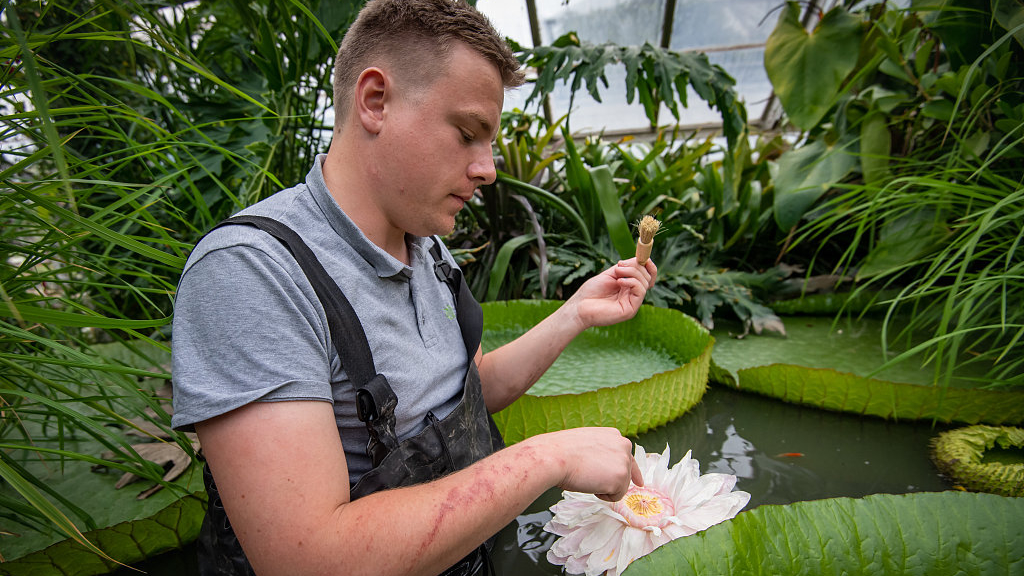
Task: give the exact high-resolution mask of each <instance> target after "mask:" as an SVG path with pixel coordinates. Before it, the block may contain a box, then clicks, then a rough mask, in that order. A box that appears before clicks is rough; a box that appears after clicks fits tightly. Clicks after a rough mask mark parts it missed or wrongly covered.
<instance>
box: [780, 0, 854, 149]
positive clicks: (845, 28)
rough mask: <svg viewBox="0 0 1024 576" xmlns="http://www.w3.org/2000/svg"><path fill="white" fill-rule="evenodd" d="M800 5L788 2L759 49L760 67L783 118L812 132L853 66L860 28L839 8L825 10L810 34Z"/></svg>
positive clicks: (847, 13)
mask: <svg viewBox="0 0 1024 576" xmlns="http://www.w3.org/2000/svg"><path fill="white" fill-rule="evenodd" d="M801 6H802V4H798V3H796V2H788V3H787V4H786V8H785V9H784V10H783V11H782V14H781V15H780V16H779V22H778V24H776V26H775V30H773V31H772V33H771V36H769V37H768V41H767V43H766V44H765V48H764V67H765V70H766V71H767V72H768V78H769V80H771V82H772V87H773V88H774V89H775V94H776V95H777V96H778V97H779V103H781V104H782V107H783V109H785V111H786V114H787V115H788V116H789V119H790V120H791V121H792V122H793V124H795V125H797V126H798V127H799V128H801V129H803V130H810V129H811V128H814V127H815V126H816V125H817V124H818V122H820V121H821V119H822V118H823V117H824V116H825V113H826V112H828V110H829V108H831V107H832V102H833V101H834V100H835V97H836V95H837V94H838V92H839V88H840V86H841V85H842V82H843V79H844V78H846V76H847V75H848V74H849V73H850V71H852V70H853V67H854V66H855V65H856V64H857V55H858V54H859V52H860V39H861V26H860V21H859V20H858V19H857V17H856V16H853V15H851V14H850V13H849V12H847V11H846V10H845V9H843V8H842V7H838V6H837V7H836V8H833V9H831V10H829V11H828V12H827V13H826V14H825V16H824V17H823V18H822V19H821V21H820V22H819V23H818V25H817V26H816V27H815V28H814V30H813V31H812V32H810V33H808V32H807V29H806V28H804V25H803V24H802V23H801V22H800V11H801Z"/></svg>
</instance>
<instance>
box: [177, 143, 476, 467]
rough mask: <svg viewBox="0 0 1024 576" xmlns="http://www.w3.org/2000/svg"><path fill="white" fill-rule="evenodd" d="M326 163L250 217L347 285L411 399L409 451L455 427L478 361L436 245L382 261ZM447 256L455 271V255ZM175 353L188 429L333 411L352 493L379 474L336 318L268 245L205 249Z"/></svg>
mask: <svg viewBox="0 0 1024 576" xmlns="http://www.w3.org/2000/svg"><path fill="white" fill-rule="evenodd" d="M322 161H323V157H322V156H321V157H318V158H317V161H316V163H315V165H314V166H313V169H312V170H310V172H309V174H308V175H307V176H306V181H305V182H304V183H302V184H299V185H297V186H295V187H293V188H289V189H286V190H283V191H281V192H278V193H277V194H275V195H273V196H271V197H270V198H267V199H266V200H263V201H261V202H259V203H257V204H255V205H253V206H252V207H250V208H247V209H245V210H243V211H242V212H241V213H242V214H256V215H262V216H269V217H271V218H274V219H276V220H279V221H280V222H282V223H284V224H286V225H288V226H289V227H291V228H292V229H293V230H295V231H296V232H298V234H299V235H300V236H301V237H302V238H303V240H304V241H305V242H306V243H307V244H308V245H309V247H310V248H311V249H312V250H313V253H314V254H316V256H317V258H318V259H319V260H320V262H321V264H323V266H324V268H325V269H326V270H327V272H328V273H329V274H330V275H331V276H332V277H333V278H334V279H335V281H336V282H337V283H338V285H339V287H340V288H341V290H342V292H343V293H344V294H345V296H346V297H347V298H348V300H349V302H351V303H352V307H353V308H354V309H355V311H356V314H357V315H358V317H359V320H360V322H361V323H362V325H363V330H364V331H365V332H366V338H367V340H368V342H369V344H370V350H371V351H372V353H373V359H374V363H375V365H376V368H377V371H378V372H379V373H381V374H383V375H384V376H386V377H387V379H388V381H389V382H390V383H391V386H392V388H394V390H395V393H396V394H397V396H398V407H397V409H396V418H397V425H396V431H397V433H398V436H399V439H400V440H402V439H405V438H408V437H409V436H412V435H414V434H416V433H417V432H419V431H420V430H421V429H422V428H423V426H424V418H425V416H426V414H427V412H428V411H432V412H433V413H434V415H436V416H437V417H438V418H444V417H445V416H447V415H448V413H449V412H451V410H452V409H453V408H454V407H455V405H456V404H457V403H458V401H459V399H460V398H461V394H462V384H463V380H464V378H465V375H466V370H467V366H468V359H467V354H466V349H465V345H464V344H463V341H462V334H461V332H460V331H459V325H458V322H457V321H456V320H455V314H454V306H455V301H454V298H453V296H452V294H451V291H450V290H449V289H448V287H447V285H445V284H444V283H442V282H441V281H439V280H438V279H437V277H436V276H435V275H434V273H433V258H432V257H431V256H430V253H429V249H430V246H431V245H432V240H431V239H429V238H420V237H412V236H410V237H408V243H409V247H410V252H409V253H410V257H411V264H410V265H409V266H406V265H405V264H403V263H402V262H400V261H398V260H397V259H395V258H394V257H392V256H391V255H390V254H388V253H386V252H384V251H383V250H381V249H380V248H379V247H377V246H376V245H375V244H373V243H372V242H370V241H369V240H368V239H367V238H366V236H364V235H363V233H362V232H361V231H360V230H359V229H358V228H357V227H356V226H355V224H353V223H352V221H351V220H350V219H349V218H348V217H347V216H346V215H345V213H344V212H342V211H341V209H340V208H339V207H338V205H337V203H336V202H335V201H334V200H333V198H332V197H331V195H330V193H329V192H328V190H327V187H326V185H325V184H324V180H323V173H322V171H321V164H322ZM366 193H367V194H372V193H373V191H372V190H370V191H366ZM444 256H445V258H446V259H447V260H448V261H449V262H451V263H452V265H454V261H453V260H452V259H451V254H449V253H448V252H447V250H445V251H444ZM172 351H173V382H174V416H173V419H172V425H173V426H174V428H175V429H178V430H186V431H189V430H193V429H194V424H195V423H196V422H200V421H202V420H206V419H208V418H211V417H213V416H217V415H220V414H224V413H226V412H229V411H230V410H233V409H235V408H238V407H240V406H243V405H245V404H248V403H249V402H276V401H288V400H317V401H324V402H330V403H332V404H333V406H334V414H335V420H336V421H337V424H338V431H339V434H340V435H341V439H342V443H343V445H344V448H345V454H346V458H347V460H348V466H349V473H350V475H351V481H352V482H355V481H356V480H357V479H358V478H359V477H360V476H361V475H362V474H363V473H364V472H365V471H366V470H369V468H370V461H369V458H368V457H367V456H366V452H365V449H366V442H367V439H368V436H367V433H366V428H365V426H364V425H363V423H362V422H360V421H359V420H358V418H357V417H356V410H355V392H354V390H353V387H352V384H351V382H350V381H349V380H348V378H347V376H346V374H345V370H344V369H343V368H342V366H341V363H340V361H339V359H338V355H337V353H336V351H335V349H334V345H333V344H332V342H331V337H330V333H329V331H328V325H327V317H326V315H325V313H324V309H323V307H322V306H321V305H320V302H319V300H318V299H317V296H316V294H315V292H314V291H313V287H312V285H311V284H310V283H309V281H308V280H307V279H306V276H305V275H304V274H303V272H302V269H301V268H300V267H299V265H298V263H297V262H296V261H295V260H294V258H292V256H291V254H289V253H288V251H287V250H286V249H285V248H284V246H283V245H282V244H280V243H279V242H278V241H277V240H276V239H274V238H273V237H271V236H270V235H269V234H266V233H265V232H262V231H260V230H257V229H256V228H253V227H251V226H227V227H224V228H219V229H217V230H214V231H213V232H211V233H210V234H208V235H207V236H206V237H205V238H204V239H203V240H202V241H201V242H200V243H199V244H198V245H197V246H196V249H195V250H194V251H193V252H192V254H191V255H190V256H189V258H188V262H187V263H186V264H185V269H184V272H183V273H182V278H181V281H180V283H179V285H178V292H177V297H176V300H175V312H174V325H173V340H172ZM296 441H301V440H300V439H296Z"/></svg>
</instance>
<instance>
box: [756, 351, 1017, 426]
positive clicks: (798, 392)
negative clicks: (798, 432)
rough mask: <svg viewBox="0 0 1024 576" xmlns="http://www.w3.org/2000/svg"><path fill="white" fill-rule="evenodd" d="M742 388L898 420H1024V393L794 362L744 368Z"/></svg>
mask: <svg viewBox="0 0 1024 576" xmlns="http://www.w3.org/2000/svg"><path fill="white" fill-rule="evenodd" d="M736 388H738V389H740V390H746V391H750V392H757V393H758V394H764V395H766V396H772V397H775V398H779V399H781V400H785V401H787V402H793V403H796V404H806V405H808V406H817V407H819V408H825V409H826V410H837V411H840V412H851V413H854V414H863V415H868V416H879V417H882V418H891V419H895V420H937V421H939V422H963V423H967V424H976V423H979V422H985V423H987V424H1019V423H1022V422H1024V392H1012V391H1001V390H984V389H971V388H956V387H943V386H920V385H917V384H902V383H899V382H888V381H885V380H877V379H874V378H865V377H863V376H856V375H854V374H849V373H844V372H838V371H836V370H829V369H821V368H807V367H805V366H795V365H792V364H773V365H771V366H759V367H756V368H747V369H745V370H740V371H739V372H738V373H737V382H736Z"/></svg>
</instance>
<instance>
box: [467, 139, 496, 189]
mask: <svg viewBox="0 0 1024 576" xmlns="http://www.w3.org/2000/svg"><path fill="white" fill-rule="evenodd" d="M469 177H470V179H471V180H474V181H475V182H477V185H479V186H483V185H485V184H491V183H492V182H494V180H495V179H497V178H498V173H497V171H496V169H495V167H494V152H493V151H492V150H491V147H490V146H487V149H486V151H482V152H481V153H480V154H478V155H477V157H476V158H474V159H473V162H472V163H471V164H470V165H469Z"/></svg>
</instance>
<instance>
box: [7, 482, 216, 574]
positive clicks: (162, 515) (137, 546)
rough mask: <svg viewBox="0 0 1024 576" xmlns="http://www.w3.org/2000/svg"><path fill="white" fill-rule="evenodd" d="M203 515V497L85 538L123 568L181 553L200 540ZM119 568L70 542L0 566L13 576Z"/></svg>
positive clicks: (188, 498) (192, 497)
mask: <svg viewBox="0 0 1024 576" xmlns="http://www.w3.org/2000/svg"><path fill="white" fill-rule="evenodd" d="M205 511H206V492H204V491H200V492H196V493H194V494H190V495H187V496H185V497H183V498H180V499H178V500H175V501H174V502H173V503H171V504H170V505H168V506H167V507H166V508H164V509H162V510H160V511H159V512H157V513H156V514H154V515H152V516H150V517H148V518H142V519H139V520H131V521H125V522H121V523H118V524H115V525H113V526H110V527H108V528H102V529H99V530H92V531H89V532H86V533H85V537H86V538H87V539H88V540H89V541H90V542H93V543H95V544H96V546H97V547H98V548H100V549H101V550H104V551H105V552H107V553H108V554H110V556H112V557H114V558H117V559H118V560H119V561H121V562H123V563H125V564H131V563H134V562H138V561H140V560H143V559H145V558H148V557H150V556H154V555H156V554H159V553H161V552H167V551H169V550H174V549H177V548H181V547H182V546H184V545H185V544H187V543H189V542H191V541H193V540H195V539H196V538H198V537H199V527H200V525H201V524H202V521H203V515H204V514H205ZM117 567H118V566H117V564H115V563H114V562H111V561H110V560H104V559H103V558H102V557H101V556H98V555H97V554H95V553H93V552H92V551H90V550H88V549H86V548H85V547H84V546H82V545H81V544H79V543H78V542H75V541H73V540H64V541H61V542H58V543H57V544H54V545H52V546H50V547H48V548H45V549H43V550H40V551H38V552H33V553H31V554H28V555H25V556H23V557H21V558H18V559H17V560H13V561H11V562H4V563H2V564H0V574H10V575H11V576H15V575H17V576H49V575H51V574H62V575H64V576H91V575H93V574H106V573H108V572H110V571H112V570H113V569H115V568H117Z"/></svg>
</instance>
